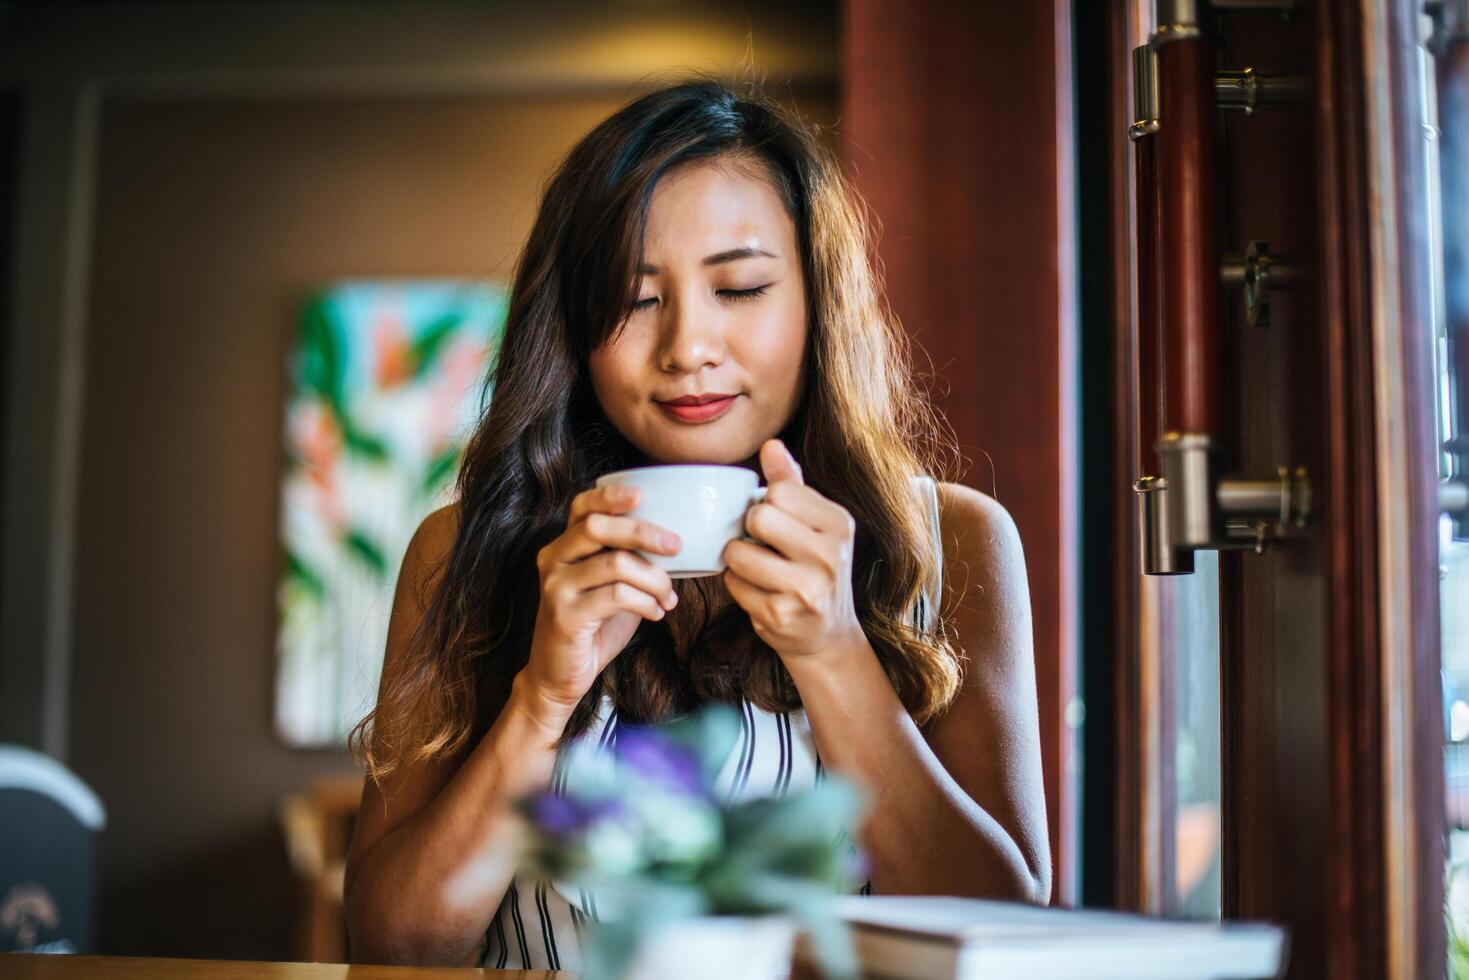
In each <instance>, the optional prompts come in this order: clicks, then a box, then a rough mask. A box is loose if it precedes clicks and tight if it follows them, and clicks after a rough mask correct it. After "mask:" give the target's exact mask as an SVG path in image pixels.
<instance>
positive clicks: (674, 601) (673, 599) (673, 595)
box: [668, 591, 678, 609]
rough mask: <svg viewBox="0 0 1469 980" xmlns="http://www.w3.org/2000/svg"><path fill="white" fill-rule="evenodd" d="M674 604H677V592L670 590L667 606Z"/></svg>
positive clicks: (670, 606) (671, 606)
mask: <svg viewBox="0 0 1469 980" xmlns="http://www.w3.org/2000/svg"><path fill="white" fill-rule="evenodd" d="M676 605H678V593H677V592H672V591H670V592H669V593H668V608H669V609H672V608H673V607H674V606H676Z"/></svg>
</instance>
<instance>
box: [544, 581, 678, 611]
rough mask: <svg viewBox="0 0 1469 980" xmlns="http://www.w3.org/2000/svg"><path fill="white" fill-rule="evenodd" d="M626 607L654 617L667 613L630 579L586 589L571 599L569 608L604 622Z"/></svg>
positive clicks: (626, 609) (628, 609)
mask: <svg viewBox="0 0 1469 980" xmlns="http://www.w3.org/2000/svg"><path fill="white" fill-rule="evenodd" d="M624 610H625V611H627V612H630V613H632V614H633V615H635V616H642V617H643V618H644V619H651V620H659V619H662V618H663V617H664V616H665V615H666V612H665V610H664V608H663V606H662V605H661V604H659V602H658V600H657V599H654V598H653V597H652V596H650V595H648V593H646V592H644V591H643V590H642V589H639V588H637V587H636V586H632V585H629V584H628V583H626V582H611V583H608V584H607V585H603V586H601V587H600V588H596V589H592V590H591V591H589V592H583V593H581V594H580V595H578V596H577V597H576V598H575V599H573V600H572V601H571V603H570V605H569V607H568V610H567V611H568V612H569V613H571V614H572V615H574V616H576V617H578V618H583V617H584V618H586V619H589V620H593V621H601V620H604V619H610V618H611V617H612V615H613V614H614V613H617V612H620V611H624Z"/></svg>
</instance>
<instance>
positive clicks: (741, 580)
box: [724, 559, 775, 613]
mask: <svg viewBox="0 0 1469 980" xmlns="http://www.w3.org/2000/svg"><path fill="white" fill-rule="evenodd" d="M724 587H725V588H726V589H728V590H729V597H730V598H731V599H733V600H734V601H735V602H736V603H737V604H738V605H739V607H740V608H741V609H743V610H745V611H746V612H749V613H753V612H755V611H756V610H761V609H769V608H770V602H771V600H773V599H774V598H775V593H774V592H771V591H770V590H769V589H762V588H761V587H760V586H758V585H756V584H755V583H754V582H751V581H750V580H749V579H747V578H745V577H744V576H743V575H741V574H740V573H739V572H737V571H735V570H734V568H733V567H732V566H730V565H729V562H728V559H726V561H725V569H724Z"/></svg>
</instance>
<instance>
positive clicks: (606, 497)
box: [566, 483, 643, 525]
mask: <svg viewBox="0 0 1469 980" xmlns="http://www.w3.org/2000/svg"><path fill="white" fill-rule="evenodd" d="M642 495H643V490H642V488H641V487H632V486H624V485H622V484H620V483H609V484H607V485H606V486H602V487H592V488H591V489H590V490H583V491H582V492H581V493H579V494H577V495H576V496H575V497H572V498H571V510H570V513H568V515H567V518H566V523H567V524H568V525H571V524H575V523H576V522H577V521H579V520H581V519H582V518H583V517H586V516H587V515H588V514H593V513H599V512H600V513H608V514H620V513H622V512H623V511H627V510H631V509H632V508H634V507H636V506H637V505H638V503H639V502H640V501H641V500H642Z"/></svg>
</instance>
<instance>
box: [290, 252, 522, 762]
mask: <svg viewBox="0 0 1469 980" xmlns="http://www.w3.org/2000/svg"><path fill="white" fill-rule="evenodd" d="M505 306H506V294H505V291H504V289H503V287H502V286H500V285H498V284H494V283H484V282H464V281H453V280H426V281H384V282H377V281H360V282H359V281H352V282H342V283H336V284H332V285H330V286H328V287H326V288H323V289H321V290H320V291H318V292H316V293H315V294H313V295H312V296H310V297H309V298H308V300H307V301H306V302H305V303H304V305H303V307H302V310H301V320H300V323H299V329H298V330H297V331H296V334H295V339H294V342H293V343H292V345H291V347H290V350H289V352H288V357H287V362H288V363H287V376H288V383H287V391H286V399H285V415H284V422H285V424H284V441H285V460H284V470H283V473H282V478H281V516H280V534H281V544H282V562H281V571H280V579H279V584H278V588H277V603H276V609H277V630H276V675H275V726H276V730H277V732H278V733H279V734H280V736H281V738H282V739H283V740H284V741H285V742H286V744H288V745H290V746H293V747H301V748H339V747H341V746H343V745H345V744H346V736H347V733H348V732H349V731H350V730H351V728H352V726H353V725H355V724H356V723H357V722H358V721H359V720H360V719H361V718H362V717H363V715H364V714H366V712H367V711H368V710H369V709H370V708H371V706H372V704H373V702H374V701H375V699H376V696H377V686H378V677H379V674H380V672H381V668H382V657H383V649H384V645H385V643H386V641H387V630H388V618H389V615H390V614H391V611H392V600H393V589H394V585H395V583H396V580H397V574H398V566H399V563H400V562H401V560H402V557H403V552H404V549H405V548H406V547H407V545H408V541H409V539H410V538H411V537H412V536H413V532H414V530H415V529H416V528H417V527H418V524H419V522H420V521H422V520H423V518H424V517H425V516H426V515H428V514H429V513H430V512H432V511H433V510H434V509H436V508H437V507H440V506H442V505H443V504H445V503H447V502H448V501H449V499H450V498H451V495H452V493H453V488H454V480H455V477H456V475H457V474H458V469H459V458H460V454H461V452H462V450H463V447H464V443H465V441H466V440H467V439H468V437H469V435H470V434H471V432H472V431H473V429H474V425H475V423H476V422H477V420H478V419H479V418H480V416H481V413H482V412H483V411H485V410H486V409H487V408H488V406H489V399H490V397H491V395H492V385H491V384H490V383H489V381H488V372H489V368H490V365H491V363H492V360H493V356H494V353H495V351H496V350H497V349H498V346H499V341H500V337H501V333H502V330H503V326H504V319H505Z"/></svg>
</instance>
